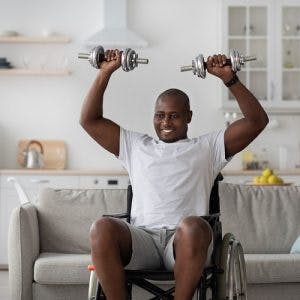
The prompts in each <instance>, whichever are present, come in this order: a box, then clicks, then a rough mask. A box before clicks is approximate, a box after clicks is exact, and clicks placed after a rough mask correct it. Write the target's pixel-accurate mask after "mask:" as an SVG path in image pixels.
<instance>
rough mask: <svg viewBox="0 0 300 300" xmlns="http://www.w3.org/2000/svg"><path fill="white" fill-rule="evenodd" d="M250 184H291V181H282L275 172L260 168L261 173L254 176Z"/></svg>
mask: <svg viewBox="0 0 300 300" xmlns="http://www.w3.org/2000/svg"><path fill="white" fill-rule="evenodd" d="M250 184H252V185H291V183H287V182H284V180H283V179H282V178H281V177H279V176H278V175H277V174H275V172H274V171H273V170H272V169H270V168H266V169H264V170H262V172H261V175H259V176H254V177H253V179H252V182H251V183H250Z"/></svg>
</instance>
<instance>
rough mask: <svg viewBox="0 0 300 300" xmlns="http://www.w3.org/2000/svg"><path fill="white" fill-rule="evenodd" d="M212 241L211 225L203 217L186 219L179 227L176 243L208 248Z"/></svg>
mask: <svg viewBox="0 0 300 300" xmlns="http://www.w3.org/2000/svg"><path fill="white" fill-rule="evenodd" d="M211 239H212V234H211V230H210V227H209V225H208V224H207V222H206V221H204V220H203V219H202V218H201V217H197V216H190V217H186V218H184V219H183V220H182V221H181V222H180V223H179V225H178V227H177V230H176V235H175V241H176V243H181V242H182V243H191V244H193V245H195V246H197V245H199V246H202V247H205V248H206V247H208V246H209V244H210V241H211Z"/></svg>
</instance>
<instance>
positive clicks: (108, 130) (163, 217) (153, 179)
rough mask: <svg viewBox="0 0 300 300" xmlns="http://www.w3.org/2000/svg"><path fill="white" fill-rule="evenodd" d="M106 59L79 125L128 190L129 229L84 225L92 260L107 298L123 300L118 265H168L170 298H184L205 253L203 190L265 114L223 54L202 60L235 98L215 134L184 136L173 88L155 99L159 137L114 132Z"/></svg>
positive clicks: (183, 99) (114, 55)
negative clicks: (234, 113) (121, 171)
mask: <svg viewBox="0 0 300 300" xmlns="http://www.w3.org/2000/svg"><path fill="white" fill-rule="evenodd" d="M105 57H106V61H105V62H103V63H102V65H101V70H100V71H99V73H98V74H97V77H96V79H95V81H94V83H93V84H92V86H91V88H90V90H89V92H88V94H87V96H86V99H85V101H84V104H83V107H82V112H81V120H80V123H81V125H82V126H83V128H84V129H85V130H86V131H87V132H88V133H89V135H90V136H91V137H92V138H94V139H95V140H96V142H98V143H99V144H100V145H101V146H102V147H103V148H104V149H106V150H108V151H110V152H111V153H113V154H114V155H115V156H117V157H118V158H119V159H120V161H121V162H122V164H123V165H124V166H125V168H126V169H127V171H128V173H129V177H130V181H131V184H132V187H133V200H132V210H131V219H132V222H131V224H127V223H125V222H124V221H122V220H118V219H114V218H109V217H103V218H101V219H99V220H97V221H96V222H95V223H94V224H93V225H92V227H91V234H90V240H91V249H92V260H93V263H94V266H95V269H96V273H97V276H98V279H99V281H100V283H101V286H102V288H103V290H104V293H105V295H106V297H107V299H109V300H111V299H116V300H120V299H126V297H127V291H126V286H125V273H124V267H125V266H126V267H127V268H132V267H133V268H161V267H165V268H167V269H173V268H174V275H175V299H179V300H184V299H192V296H193V294H194V292H195V289H196V287H197V283H198V282H199V279H200V277H201V274H202V272H203V269H204V267H205V266H206V265H207V264H209V262H210V256H211V253H212V243H213V239H212V230H211V228H210V226H209V224H208V223H207V222H206V221H205V220H204V219H203V218H201V217H200V216H201V215H202V216H203V215H206V214H208V202H209V195H210V191H211V188H212V185H213V182H214V179H215V177H216V175H217V174H218V173H219V172H220V170H221V169H222V168H223V167H224V166H225V165H226V163H227V161H228V159H229V158H230V157H232V156H233V155H234V154H236V153H238V152H239V151H241V150H242V149H244V148H245V147H246V146H247V145H248V144H249V143H250V142H251V141H252V140H253V139H255V138H256V136H257V135H258V134H259V133H260V132H261V131H262V130H263V129H264V128H265V126H266V125H267V123H268V117H267V115H266V113H265V111H264V110H263V108H262V107H261V105H260V104H259V102H258V100H257V99H256V98H255V97H254V96H253V95H252V94H251V92H250V91H249V90H248V89H247V88H246V87H245V86H244V85H243V84H242V83H241V82H240V81H239V80H238V78H237V76H236V75H235V74H234V73H233V71H232V69H231V67H230V66H225V62H226V56H225V55H220V54H219V55H214V56H212V57H209V59H208V62H207V71H208V72H209V73H210V74H213V75H215V76H217V77H219V78H220V79H221V80H222V81H223V82H224V83H225V84H226V86H228V87H229V89H230V91H231V93H232V94H233V95H234V96H235V98H236V100H237V101H238V104H239V106H240V109H241V111H242V113H243V118H242V119H240V120H237V121H236V122H234V123H232V124H231V125H230V126H229V127H227V129H226V130H220V131H218V132H213V133H210V134H206V135H203V136H200V137H198V138H194V139H189V138H188V137H187V131H188V124H189V123H190V122H191V119H192V111H191V110H190V106H189V99H188V97H187V95H186V94H185V93H184V92H182V91H180V90H177V89H170V90H167V91H165V92H163V93H162V94H161V95H160V96H159V97H158V99H157V101H156V104H155V113H154V119H153V120H154V127H155V130H156V133H157V136H158V138H159V140H155V139H153V138H151V137H149V136H148V135H144V134H140V133H136V132H132V131H128V130H125V129H123V128H121V127H120V126H119V125H117V124H116V123H114V122H113V121H111V120H109V119H106V118H104V117H103V95H104V92H105V89H106V87H107V84H108V82H109V79H110V76H111V75H112V73H113V72H114V71H116V70H117V69H118V68H119V67H120V65H121V53H120V52H119V51H118V50H108V51H106V52H105Z"/></svg>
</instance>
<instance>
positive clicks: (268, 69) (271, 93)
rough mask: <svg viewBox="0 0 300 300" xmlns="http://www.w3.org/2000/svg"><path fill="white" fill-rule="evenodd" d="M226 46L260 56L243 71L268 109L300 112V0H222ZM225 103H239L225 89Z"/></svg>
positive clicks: (234, 105)
mask: <svg viewBox="0 0 300 300" xmlns="http://www.w3.org/2000/svg"><path fill="white" fill-rule="evenodd" d="M222 14H223V20H222V28H223V49H224V51H225V53H229V50H230V49H232V48H234V49H236V50H238V51H239V53H240V54H242V55H255V56H256V57H257V60H255V61H251V62H248V63H246V64H245V65H244V67H243V68H242V70H241V71H240V72H239V73H238V77H239V78H240V80H241V81H242V82H243V83H244V84H245V85H246V86H247V87H248V88H249V89H250V90H251V92H253V93H254V95H255V96H256V97H257V98H258V99H259V100H260V102H261V103H262V105H263V107H264V108H265V109H266V110H267V111H268V112H275V113H276V112H277V113H300V1H278V0H259V1H255V0H252V1H251V0H248V1H247V0H225V1H222ZM222 108H223V109H224V110H227V111H236V110H237V109H238V105H237V103H236V101H235V100H234V97H233V95H232V94H231V93H230V92H229V90H224V92H223V96H222Z"/></svg>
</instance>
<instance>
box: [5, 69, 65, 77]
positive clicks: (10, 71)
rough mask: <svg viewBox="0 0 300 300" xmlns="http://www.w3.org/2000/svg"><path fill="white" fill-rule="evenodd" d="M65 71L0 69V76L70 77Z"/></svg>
mask: <svg viewBox="0 0 300 300" xmlns="http://www.w3.org/2000/svg"><path fill="white" fill-rule="evenodd" d="M70 74H71V71H70V70H67V69H45V70H44V69H2V70H1V69H0V75H55V76H57V75H61V76H66V75H70Z"/></svg>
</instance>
